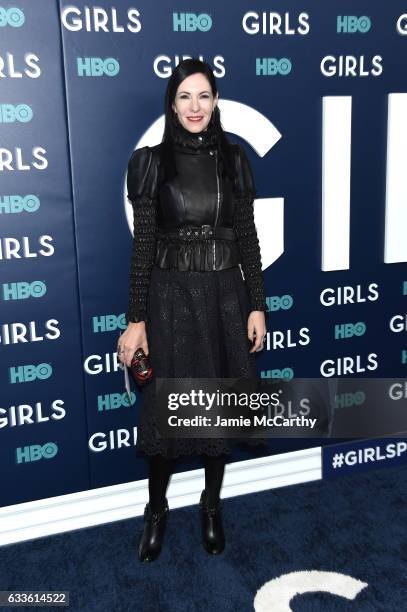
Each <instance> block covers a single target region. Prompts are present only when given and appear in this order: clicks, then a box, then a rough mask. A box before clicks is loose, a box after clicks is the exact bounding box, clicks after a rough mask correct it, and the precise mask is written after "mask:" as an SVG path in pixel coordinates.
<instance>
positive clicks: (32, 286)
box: [3, 281, 47, 301]
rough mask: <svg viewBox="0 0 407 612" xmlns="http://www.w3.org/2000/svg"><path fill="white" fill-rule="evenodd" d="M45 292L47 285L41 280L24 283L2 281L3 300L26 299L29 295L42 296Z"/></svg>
mask: <svg viewBox="0 0 407 612" xmlns="http://www.w3.org/2000/svg"><path fill="white" fill-rule="evenodd" d="M46 292H47V286H46V284H45V283H43V282H42V281H32V283H26V282H25V281H20V282H18V283H3V300H5V301H7V300H26V299H27V298H29V297H34V298H38V297H42V296H43V295H45V293H46Z"/></svg>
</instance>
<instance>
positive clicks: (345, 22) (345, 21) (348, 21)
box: [336, 15, 372, 34]
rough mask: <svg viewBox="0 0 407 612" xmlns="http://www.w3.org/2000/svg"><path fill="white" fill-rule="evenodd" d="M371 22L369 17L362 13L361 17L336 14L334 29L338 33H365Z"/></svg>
mask: <svg viewBox="0 0 407 612" xmlns="http://www.w3.org/2000/svg"><path fill="white" fill-rule="evenodd" d="M371 26H372V22H371V21H370V19H369V17H366V16H365V15H363V17H355V16H354V15H338V16H337V18H336V31H337V33H338V34H340V33H341V32H345V33H347V34H354V33H355V32H360V33H361V34H365V33H366V32H368V31H369V30H370V28H371Z"/></svg>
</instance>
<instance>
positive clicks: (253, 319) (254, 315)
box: [247, 310, 267, 353]
mask: <svg viewBox="0 0 407 612" xmlns="http://www.w3.org/2000/svg"><path fill="white" fill-rule="evenodd" d="M266 334H267V328H266V317H265V316H264V312H263V311H262V310H252V312H251V313H250V314H249V318H248V320H247V335H248V337H249V340H250V341H251V342H253V340H255V343H254V345H253V347H252V348H251V349H250V351H249V352H250V353H255V352H256V351H261V350H263V348H264V346H263V339H264V338H265V337H266Z"/></svg>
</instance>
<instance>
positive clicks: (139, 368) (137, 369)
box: [130, 347, 153, 385]
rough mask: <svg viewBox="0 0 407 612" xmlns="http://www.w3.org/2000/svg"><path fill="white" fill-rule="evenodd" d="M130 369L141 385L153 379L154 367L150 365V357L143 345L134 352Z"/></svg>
mask: <svg viewBox="0 0 407 612" xmlns="http://www.w3.org/2000/svg"><path fill="white" fill-rule="evenodd" d="M130 369H131V373H132V376H133V378H134V380H135V381H136V382H137V383H138V384H139V385H145V384H146V382H148V381H149V380H151V378H152V376H153V369H152V367H151V365H150V360H149V358H148V357H147V355H146V354H145V352H144V351H143V349H142V348H141V347H140V348H139V349H137V351H136V352H135V353H134V355H133V357H132V360H131V363H130Z"/></svg>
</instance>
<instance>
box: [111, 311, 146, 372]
mask: <svg viewBox="0 0 407 612" xmlns="http://www.w3.org/2000/svg"><path fill="white" fill-rule="evenodd" d="M140 347H141V348H142V349H143V351H144V352H145V354H146V355H148V344H147V334H146V324H145V322H144V321H139V322H138V323H128V324H127V329H126V331H124V332H123V333H122V334H121V335H120V336H119V340H118V342H117V357H118V359H119V361H121V362H122V363H123V364H126V365H127V366H128V367H130V364H131V360H132V359H133V355H134V353H135V351H136V350H137V349H138V348H140Z"/></svg>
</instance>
